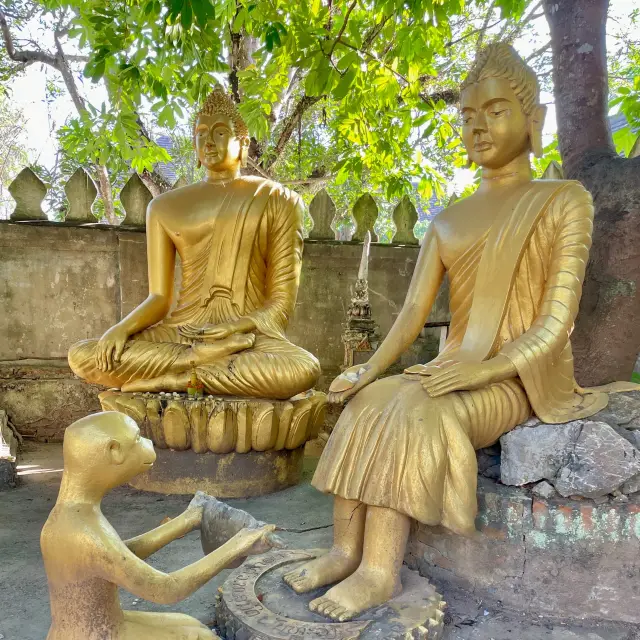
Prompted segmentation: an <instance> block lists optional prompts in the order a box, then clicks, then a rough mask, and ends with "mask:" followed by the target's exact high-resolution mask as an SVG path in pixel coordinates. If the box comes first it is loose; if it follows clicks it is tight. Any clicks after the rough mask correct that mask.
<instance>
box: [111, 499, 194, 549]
mask: <svg viewBox="0 0 640 640" xmlns="http://www.w3.org/2000/svg"><path fill="white" fill-rule="evenodd" d="M201 522H202V508H200V509H187V510H186V511H185V512H184V513H181V514H180V515H179V516H178V517H176V518H173V519H172V520H170V521H169V522H166V523H165V524H161V525H160V526H159V527H156V528H155V529H152V530H151V531H147V532H146V533H142V534H140V535H139V536H136V537H135V538H131V539H129V540H125V541H124V544H126V545H127V547H128V548H129V550H130V551H132V552H133V553H135V554H136V555H137V556H138V558H142V559H143V560H144V558H148V557H149V556H150V555H152V554H154V553H155V552H156V551H158V550H159V549H162V547H165V546H166V545H168V544H169V543H170V542H173V541H174V540H176V539H178V538H181V537H182V536H184V535H186V534H187V533H191V531H193V530H194V529H197V528H198V527H199V526H200V523H201Z"/></svg>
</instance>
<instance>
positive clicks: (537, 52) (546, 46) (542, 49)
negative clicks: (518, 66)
mask: <svg viewBox="0 0 640 640" xmlns="http://www.w3.org/2000/svg"><path fill="white" fill-rule="evenodd" d="M549 49H551V40H549V42H547V43H546V44H544V45H543V46H542V47H540V48H539V49H536V50H535V51H534V52H533V53H532V54H530V55H528V56H527V57H526V58H525V59H524V61H525V62H530V61H531V60H533V59H534V58H537V57H538V56H539V55H541V54H543V53H544V52H545V51H547V50H549Z"/></svg>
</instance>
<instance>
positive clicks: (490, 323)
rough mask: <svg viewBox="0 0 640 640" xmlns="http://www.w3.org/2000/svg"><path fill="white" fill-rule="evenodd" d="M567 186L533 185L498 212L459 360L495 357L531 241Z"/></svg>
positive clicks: (553, 183) (550, 182)
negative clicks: (501, 330) (516, 282)
mask: <svg viewBox="0 0 640 640" xmlns="http://www.w3.org/2000/svg"><path fill="white" fill-rule="evenodd" d="M566 185H567V181H564V180H563V181H560V180H558V181H556V180H544V181H534V182H532V183H530V184H528V185H526V187H525V189H524V192H523V190H522V189H520V190H518V191H517V192H516V193H515V194H514V195H513V196H512V197H510V198H508V199H507V201H506V202H505V203H504V205H503V206H502V207H501V208H500V210H499V212H498V215H497V217H496V220H495V222H494V223H493V225H492V227H491V230H490V231H489V235H488V237H487V242H486V245H485V248H484V251H483V253H482V258H481V259H480V264H479V266H478V273H477V276H476V282H475V288H474V294H473V302H472V303H471V311H470V312H469V321H468V323H467V328H466V331H465V334H464V338H463V339H462V344H461V345H460V348H459V349H458V350H457V351H456V353H455V356H454V357H455V359H456V360H458V361H461V362H482V361H483V360H485V359H486V358H488V357H489V356H490V355H491V354H492V352H493V349H494V346H495V343H496V340H497V338H498V334H499V332H500V327H501V326H502V321H503V319H504V316H505V313H506V310H507V305H508V303H509V297H510V294H511V289H512V287H513V283H514V281H515V278H516V274H517V273H518V268H519V266H520V261H521V259H522V256H523V255H524V252H525V251H526V248H527V246H528V244H529V240H530V239H531V236H532V235H533V232H534V231H535V228H536V225H537V224H538V221H539V220H540V218H541V217H542V216H543V215H544V213H545V211H546V210H547V207H548V206H549V204H550V203H551V201H552V200H553V199H554V197H555V196H556V194H557V193H558V191H560V189H562V188H563V187H564V186H566Z"/></svg>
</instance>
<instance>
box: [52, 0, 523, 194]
mask: <svg viewBox="0 0 640 640" xmlns="http://www.w3.org/2000/svg"><path fill="white" fill-rule="evenodd" d="M50 1H57V0H50ZM62 4H63V5H64V6H65V7H71V8H73V9H74V11H75V12H76V14H77V16H78V17H77V19H76V20H75V22H74V26H73V28H72V30H71V31H70V35H71V36H73V37H77V38H78V39H79V47H80V48H81V49H82V50H84V49H85V48H87V49H88V50H90V52H91V57H90V61H89V63H88V64H87V65H86V68H85V75H86V76H87V77H89V78H91V79H92V80H94V81H96V82H97V81H100V80H102V79H104V81H105V83H106V86H107V88H108V91H109V97H110V101H111V105H112V110H111V112H110V113H106V112H105V111H97V110H93V111H92V112H91V113H90V114H87V116H86V117H85V122H80V123H75V124H71V125H70V126H69V127H68V130H67V131H65V132H64V134H63V139H64V140H65V144H66V146H68V147H71V146H72V145H74V146H75V148H76V149H79V150H80V153H81V154H84V155H86V156H95V155H96V154H98V155H99V156H100V157H101V159H102V160H105V158H106V156H107V155H109V154H110V153H111V151H112V149H111V146H110V144H112V145H114V147H115V146H117V147H118V149H120V150H124V157H125V159H126V160H127V161H130V162H131V164H132V165H133V166H134V168H137V169H139V168H141V167H144V168H148V167H149V166H150V165H151V164H153V162H156V161H158V160H162V159H164V158H162V157H160V156H162V153H160V152H158V151H156V150H154V148H153V145H150V144H146V143H142V144H141V143H140V140H139V136H137V135H136V132H137V129H136V123H137V122H138V119H139V117H140V113H141V112H142V111H143V110H145V109H147V108H148V109H149V110H150V112H151V113H152V114H153V115H154V116H155V118H156V120H157V123H158V125H160V126H161V127H166V128H173V127H175V126H176V124H177V123H178V122H181V121H182V122H184V120H185V118H187V117H188V115H189V114H190V113H191V112H192V111H193V105H194V104H197V103H199V102H200V101H202V99H203V98H204V97H205V96H206V94H207V93H208V91H210V89H211V86H212V84H213V83H214V82H215V81H216V80H220V79H221V78H222V79H223V80H224V76H226V80H225V81H228V82H229V84H230V85H231V88H232V89H233V90H234V93H235V96H236V98H237V100H238V102H239V108H240V110H241V112H242V114H243V116H244V117H245V119H246V121H247V124H248V126H249V129H250V131H251V134H252V136H253V137H254V139H255V140H254V144H253V145H252V161H253V165H254V169H255V170H256V171H258V172H262V173H264V174H267V175H270V176H273V177H276V178H278V177H281V176H280V175H279V174H282V173H287V174H288V175H286V176H284V177H288V178H296V177H297V178H299V179H306V178H308V177H309V176H313V175H314V174H315V175H316V176H318V177H320V178H322V177H323V176H327V175H331V177H332V178H333V179H334V181H335V184H336V185H341V184H343V183H346V182H347V181H349V180H356V181H359V180H362V179H363V178H366V180H367V181H368V183H370V184H372V185H374V186H376V187H382V188H383V189H384V195H385V196H386V197H387V198H389V199H391V198H397V197H399V196H400V195H401V194H403V193H407V192H412V191H414V188H415V187H414V186H415V185H418V187H419V191H420V192H421V194H422V195H423V196H424V197H427V198H428V197H430V195H431V193H432V189H433V188H434V187H435V189H436V191H437V194H438V195H442V193H443V188H442V187H443V181H444V175H443V173H442V171H443V170H444V169H443V168H444V167H445V166H449V167H450V166H451V164H452V163H453V164H454V165H458V166H460V165H462V163H463V158H462V154H461V151H462V149H461V146H460V141H459V137H458V135H457V132H456V115H455V113H453V112H452V110H451V109H450V108H449V105H450V104H451V103H453V102H455V100H456V97H457V85H458V82H459V80H460V75H461V73H462V72H463V68H464V66H465V65H466V64H468V62H470V60H471V59H472V58H473V56H474V54H475V44H476V42H477V38H478V35H477V33H480V32H481V30H478V29H475V24H474V23H473V21H472V18H476V19H478V18H483V17H484V16H485V15H486V14H487V12H490V15H492V16H493V19H494V20H495V21H496V24H497V23H498V22H500V21H501V20H503V22H502V23H501V24H502V25H503V26H505V29H503V32H504V30H506V35H507V36H509V35H510V34H509V31H508V29H507V27H508V28H517V24H518V21H519V20H521V18H522V17H523V16H524V12H525V10H526V7H527V4H528V3H527V2H526V0H499V1H498V2H494V3H489V2H487V1H486V0H476V1H475V2H473V3H468V2H467V3H465V2H464V0H362V1H361V0H333V2H331V1H330V2H327V1H326V0H308V1H305V2H291V0H111V1H109V2H105V1H104V0H70V1H67V2H62ZM507 19H508V20H507ZM485 26H486V25H485ZM476 32H477V33H476ZM511 35H513V34H511ZM471 36H473V39H472V40H468V39H469V38H470V37H471ZM467 40H468V41H467ZM465 41H466V42H465ZM458 43H462V46H461V45H460V44H458ZM469 43H471V44H472V46H468V45H469ZM465 47H466V50H465ZM87 127H90V128H92V130H93V131H94V132H95V131H96V130H99V131H101V132H102V135H99V136H97V137H94V142H93V146H92V145H91V144H83V141H82V134H83V132H84V131H85V130H86V128H87ZM303 129H304V131H303ZM105 137H106V138H107V140H108V141H109V144H106V145H105V144H104V143H103V140H104V138H105ZM303 146H304V152H305V153H304V157H305V161H303V160H302V156H303V149H302V147H303ZM154 154H155V155H154ZM296 156H297V157H296ZM445 160H446V162H445Z"/></svg>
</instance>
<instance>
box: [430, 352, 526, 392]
mask: <svg viewBox="0 0 640 640" xmlns="http://www.w3.org/2000/svg"><path fill="white" fill-rule="evenodd" d="M516 375H517V371H516V368H515V366H514V364H513V363H512V362H511V360H509V358H507V357H506V356H501V355H497V356H496V357H495V358H491V359H490V360H486V361H485V362H456V363H450V364H448V365H445V366H442V367H440V368H439V370H438V371H435V372H434V373H431V374H430V375H426V376H423V377H422V380H421V382H422V386H423V387H424V389H425V390H426V391H427V393H428V394H429V395H430V396H431V397H432V398H438V397H440V396H444V395H446V394H447V393H453V392H454V391H472V390H473V389H482V388H483V387H487V386H489V385H490V384H494V383H496V382H503V381H504V380H507V379H509V378H514V377H515V376H516Z"/></svg>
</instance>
